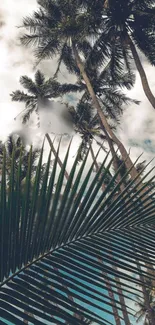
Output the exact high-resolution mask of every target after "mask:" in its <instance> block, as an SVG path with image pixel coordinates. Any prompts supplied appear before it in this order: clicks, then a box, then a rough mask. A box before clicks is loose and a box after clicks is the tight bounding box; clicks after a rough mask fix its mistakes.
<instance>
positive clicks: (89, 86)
mask: <svg viewBox="0 0 155 325" xmlns="http://www.w3.org/2000/svg"><path fill="white" fill-rule="evenodd" d="M72 49H73V53H74V56H75V60H76V63H77V66H78V68H79V70H80V73H81V75H82V77H83V79H84V81H85V83H86V86H87V89H88V92H89V94H90V96H91V98H92V101H93V103H94V107H95V108H96V110H97V113H98V116H99V118H100V121H101V123H102V125H103V126H104V128H105V130H106V131H107V132H108V134H109V135H110V137H111V138H112V140H113V141H114V142H115V143H116V144H117V146H118V148H119V150H120V152H121V155H122V159H123V160H124V162H125V165H126V167H127V169H128V170H129V169H131V168H132V169H131V171H130V175H131V178H132V179H134V178H135V177H136V176H138V173H137V170H136V168H135V167H134V166H133V163H132V161H131V159H130V157H129V155H128V153H127V151H126V149H125V147H124V146H123V144H122V143H121V141H120V140H119V139H118V138H117V136H116V135H115V134H114V133H113V131H112V130H111V128H110V126H109V124H108V122H107V119H106V117H105V115H104V113H103V112H102V109H101V106H100V103H99V101H98V99H97V97H96V94H95V92H94V89H93V87H92V84H91V82H90V80H89V78H88V76H87V73H86V71H85V69H84V65H83V62H82V61H81V58H80V56H79V54H78V51H77V49H76V46H75V44H74V43H72ZM138 178H139V181H140V177H138ZM137 181H138V179H137Z"/></svg>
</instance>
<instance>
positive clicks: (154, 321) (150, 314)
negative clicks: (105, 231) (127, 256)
mask: <svg viewBox="0 0 155 325" xmlns="http://www.w3.org/2000/svg"><path fill="white" fill-rule="evenodd" d="M133 249H134V251H135V252H136V249H135V247H134V246H133ZM136 263H137V268H138V270H139V271H140V273H141V267H140V265H139V261H138V258H137V259H136ZM140 280H141V281H142V282H143V283H144V285H142V291H143V296H144V302H145V306H146V308H147V312H148V320H149V322H150V325H155V316H154V311H153V310H152V308H151V306H150V299H149V292H148V291H147V290H146V286H145V278H144V277H143V275H140Z"/></svg>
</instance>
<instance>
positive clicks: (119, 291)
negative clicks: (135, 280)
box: [90, 143, 131, 325]
mask: <svg viewBox="0 0 155 325" xmlns="http://www.w3.org/2000/svg"><path fill="white" fill-rule="evenodd" d="M110 146H112V147H113V144H112V143H110ZM111 149H112V152H113V154H114V155H115V150H114V148H111ZM90 152H91V155H92V159H93V161H94V164H95V167H96V172H98V170H99V166H98V163H97V161H96V158H95V155H94V152H93V148H92V146H91V144H90ZM115 167H116V165H115V166H114V168H115ZM117 169H118V168H117ZM117 169H116V170H117ZM116 170H115V171H116ZM104 187H105V185H104ZM104 187H102V191H104V189H105V188H104ZM110 255H111V252H110ZM99 262H101V263H103V261H102V260H101V259H99ZM114 269H115V270H117V267H114ZM104 274H105V275H106V276H107V273H106V272H103V275H104ZM115 278H116V281H117V290H118V296H119V300H120V303H121V305H122V313H123V317H124V322H125V325H131V323H130V320H129V316H128V312H127V309H126V307H125V300H124V297H123V293H122V288H121V284H120V280H119V278H118V277H115ZM106 287H107V290H108V294H109V297H110V299H111V300H112V303H113V306H112V310H113V314H114V318H115V323H116V325H121V321H120V317H119V314H118V309H117V306H116V303H115V302H114V301H113V299H114V294H113V292H112V287H111V283H110V280H108V279H107V280H106Z"/></svg>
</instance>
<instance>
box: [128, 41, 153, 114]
mask: <svg viewBox="0 0 155 325" xmlns="http://www.w3.org/2000/svg"><path fill="white" fill-rule="evenodd" d="M126 39H127V43H128V44H129V46H130V50H131V52H132V55H133V58H134V61H135V64H136V68H137V70H138V72H139V75H140V78H141V83H142V87H143V90H144V93H145V95H146V97H147V99H148V100H149V102H150V103H151V105H152V106H153V108H154V109H155V97H154V96H153V94H152V91H151V89H150V86H149V83H148V80H147V76H146V73H145V71H144V69H143V66H142V64H141V61H140V58H139V55H138V53H137V50H136V47H135V45H134V43H133V41H132V39H131V37H130V36H129V35H127V38H126Z"/></svg>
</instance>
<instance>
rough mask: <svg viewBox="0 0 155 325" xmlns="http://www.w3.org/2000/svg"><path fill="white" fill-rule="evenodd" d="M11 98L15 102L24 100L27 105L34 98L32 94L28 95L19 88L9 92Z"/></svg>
mask: <svg viewBox="0 0 155 325" xmlns="http://www.w3.org/2000/svg"><path fill="white" fill-rule="evenodd" d="M10 96H11V99H12V101H15V102H24V103H25V102H26V103H27V105H29V103H30V102H31V101H32V100H34V96H29V95H27V94H26V93H24V92H23V91H20V90H16V91H13V92H12V93H11V94H10Z"/></svg>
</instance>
